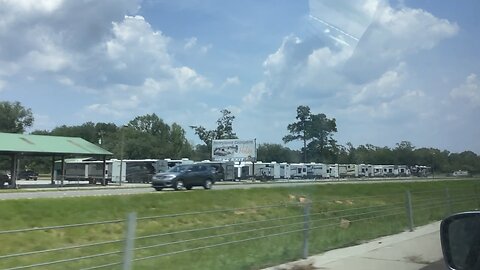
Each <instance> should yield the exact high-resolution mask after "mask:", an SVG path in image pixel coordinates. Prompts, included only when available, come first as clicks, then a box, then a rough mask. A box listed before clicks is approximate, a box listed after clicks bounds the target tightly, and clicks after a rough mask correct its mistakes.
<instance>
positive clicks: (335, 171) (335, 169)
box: [327, 164, 340, 178]
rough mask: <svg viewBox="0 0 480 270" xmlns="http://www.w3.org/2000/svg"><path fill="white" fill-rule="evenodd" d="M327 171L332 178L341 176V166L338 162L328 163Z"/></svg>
mask: <svg viewBox="0 0 480 270" xmlns="http://www.w3.org/2000/svg"><path fill="white" fill-rule="evenodd" d="M327 173H328V175H329V177H330V178H340V173H339V166H338V164H330V165H328V169H327Z"/></svg>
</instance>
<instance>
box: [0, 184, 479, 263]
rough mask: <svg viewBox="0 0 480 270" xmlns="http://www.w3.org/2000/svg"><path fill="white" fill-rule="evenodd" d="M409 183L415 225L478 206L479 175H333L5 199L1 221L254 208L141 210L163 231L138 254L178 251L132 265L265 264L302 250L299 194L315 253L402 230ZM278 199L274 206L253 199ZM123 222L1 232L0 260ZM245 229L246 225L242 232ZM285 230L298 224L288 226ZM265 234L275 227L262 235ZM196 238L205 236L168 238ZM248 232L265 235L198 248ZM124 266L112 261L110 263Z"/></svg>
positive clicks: (36, 223) (37, 258)
mask: <svg viewBox="0 0 480 270" xmlns="http://www.w3.org/2000/svg"><path fill="white" fill-rule="evenodd" d="M446 188H448V193H449V196H450V203H448V201H447V200H446V197H447V196H446ZM406 190H409V191H411V194H412V202H413V212H414V223H415V225H416V226H418V225H423V224H427V223H429V222H432V221H435V220H439V219H441V218H443V217H444V216H445V215H447V214H448V213H453V212H458V211H462V210H469V209H475V208H478V207H479V200H478V199H479V196H478V194H479V193H478V192H477V191H478V179H477V180H468V181H463V180H462V181H460V180H453V181H439V182H418V183H414V182H408V181H406V182H404V183H375V184H344V185H343V184H342V185H335V184H327V185H312V186H301V187H293V186H292V187H272V188H258V189H250V190H212V191H208V192H206V191H201V190H193V191H189V192H165V193H154V194H144V195H128V196H106V197H79V198H61V199H36V200H7V201H0V216H2V217H3V218H2V221H1V222H0V230H2V231H4V230H14V229H21V228H32V227H43V226H53V225H62V224H76V223H85V222H96V221H103V220H115V219H124V218H125V217H126V215H127V213H129V212H136V213H137V215H138V217H150V216H159V215H168V214H176V213H188V212H199V211H211V210H221V209H232V208H250V209H241V210H239V209H237V210H231V211H223V212H216V213H209V214H191V215H184V216H176V217H165V216H163V217H158V218H152V219H145V220H138V223H137V231H136V236H137V237H144V236H149V235H152V234H164V235H162V236H157V237H149V238H144V239H137V240H136V247H137V248H138V247H147V246H152V245H157V246H156V247H149V248H145V249H141V250H137V251H136V253H135V258H137V259H139V258H143V257H147V256H158V255H162V254H170V253H174V252H179V253H178V254H174V255H168V256H161V257H157V258H152V259H146V260H140V261H138V262H135V264H134V266H135V269H259V268H262V267H266V266H270V265H276V264H280V263H283V262H286V261H291V260H295V259H298V258H300V256H301V254H302V241H303V232H302V231H301V230H302V229H303V226H304V224H303V216H302V214H303V211H304V204H303V203H298V202H299V197H306V198H308V199H309V200H312V201H313V202H312V205H311V216H310V219H311V222H310V226H311V228H312V230H311V231H310V234H309V243H310V254H315V253H320V252H323V251H325V250H329V249H333V248H337V247H343V246H348V245H353V244H357V243H360V242H363V241H365V240H368V239H373V238H376V237H379V236H383V235H388V234H393V233H397V232H401V231H404V230H405V229H406V228H407V227H408V224H407V218H406V214H405V191H406ZM273 204H275V205H278V206H277V207H270V208H253V207H258V206H264V205H273ZM282 217H283V218H286V217H292V218H289V219H285V220H276V221H268V222H257V223H250V224H245V225H239V226H229V227H224V228H214V229H209V230H203V231H193V232H192V231H190V232H185V233H179V234H173V232H178V231H180V230H191V229H198V228H212V227H214V226H221V225H225V224H233V223H241V222H251V221H265V220H269V219H278V218H282ZM342 219H343V220H344V225H345V223H349V224H348V225H345V226H340V224H341V220H342ZM289 224H291V225H289ZM281 225H283V227H281ZM124 228H125V224H124V222H118V223H111V224H105V225H91V226H87V227H78V228H68V229H46V230H39V231H33V232H25V233H9V234H0V268H7V267H13V266H21V265H29V264H35V263H41V262H47V261H53V260H62V259H67V258H73V257H79V256H88V255H95V254H99V253H105V252H114V251H121V250H122V248H123V245H122V243H113V244H108V245H102V246H96V247H85V248H79V249H72V250H67V251H62V252H51V253H44V254H38V255H31V256H23V257H14V258H8V259H1V256H2V255H7V254H13V253H21V252H28V251H34V250H44V249H49V248H58V247H65V246H71V245H80V244H88V243H95V242H100V241H109V240H116V239H122V238H123V237H124ZM267 228H268V229H267ZM241 231H247V232H244V233H241ZM287 231H296V232H293V233H286V234H282V233H285V232H287ZM168 233H170V234H168ZM269 234H279V235H278V236H270V237H265V238H261V237H262V236H267V235H269ZM280 234H281V235H280ZM212 235H219V237H216V238H208V239H206V237H210V236H212ZM220 235H223V236H220ZM195 238H204V239H202V240H196V241H193V240H192V241H186V242H183V243H176V244H169V243H172V242H177V241H181V240H188V239H195ZM248 238H260V239H257V240H250V241H245V242H241V243H235V244H228V245H221V246H217V247H214V248H208V249H198V248H200V247H203V246H210V245H220V244H222V243H225V242H232V241H241V240H245V239H248ZM185 249H198V250H195V251H190V252H183V253H182V252H181V251H182V250H185ZM121 255H122V254H112V255H105V256H101V257H98V258H92V259H85V260H80V261H75V262H70V263H62V264H55V265H49V266H45V267H43V268H42V267H38V268H35V269H67V268H70V269H79V268H84V267H89V266H96V265H101V264H108V263H112V262H121V260H122V256H121ZM119 268H120V267H119V266H115V267H110V268H108V267H107V268H105V269H119Z"/></svg>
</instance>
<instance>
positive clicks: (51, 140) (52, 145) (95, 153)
mask: <svg viewBox="0 0 480 270" xmlns="http://www.w3.org/2000/svg"><path fill="white" fill-rule="evenodd" d="M0 155H1V156H9V157H10V158H11V164H10V172H11V185H10V187H13V188H16V187H17V183H16V179H17V175H18V171H17V170H18V168H17V167H18V165H17V164H18V160H19V158H20V157H23V156H44V157H45V156H48V157H52V167H51V181H52V184H54V183H55V182H54V181H55V180H56V179H55V173H54V172H55V160H56V159H58V158H60V159H61V175H60V179H59V180H61V181H62V184H63V180H65V157H70V156H88V157H95V158H98V159H99V160H103V171H104V172H105V168H106V157H107V156H111V155H113V154H112V153H111V152H109V151H107V150H105V149H103V148H101V147H99V146H97V145H95V144H93V143H90V142H88V141H86V140H84V139H82V138H78V137H60V136H47V135H25V134H15V133H0ZM106 184H107V183H106V178H105V173H103V178H102V185H106Z"/></svg>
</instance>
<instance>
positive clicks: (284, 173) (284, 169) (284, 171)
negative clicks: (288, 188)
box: [280, 163, 291, 179]
mask: <svg viewBox="0 0 480 270" xmlns="http://www.w3.org/2000/svg"><path fill="white" fill-rule="evenodd" d="M290 173H291V171H290V164H288V163H280V179H289V178H290Z"/></svg>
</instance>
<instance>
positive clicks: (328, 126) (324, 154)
mask: <svg viewBox="0 0 480 270" xmlns="http://www.w3.org/2000/svg"><path fill="white" fill-rule="evenodd" d="M310 119H311V124H310V125H309V126H310V129H309V130H307V131H308V135H309V137H310V139H311V142H310V143H309V144H308V146H307V148H308V149H309V151H310V152H312V154H313V156H314V158H315V160H316V161H319V162H325V161H327V160H330V161H332V162H333V161H334V159H337V155H338V154H339V153H341V152H346V150H345V149H344V147H340V146H339V145H337V141H336V140H335V139H334V138H333V134H334V133H335V132H337V123H336V120H335V118H332V119H329V118H327V116H326V115H325V114H323V113H320V114H312V115H311V116H310Z"/></svg>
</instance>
